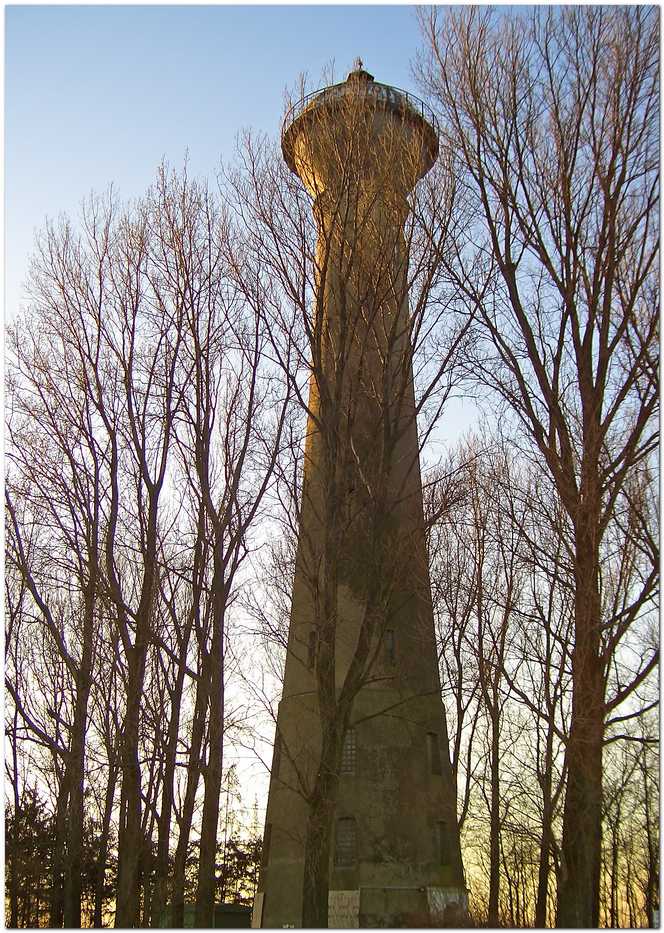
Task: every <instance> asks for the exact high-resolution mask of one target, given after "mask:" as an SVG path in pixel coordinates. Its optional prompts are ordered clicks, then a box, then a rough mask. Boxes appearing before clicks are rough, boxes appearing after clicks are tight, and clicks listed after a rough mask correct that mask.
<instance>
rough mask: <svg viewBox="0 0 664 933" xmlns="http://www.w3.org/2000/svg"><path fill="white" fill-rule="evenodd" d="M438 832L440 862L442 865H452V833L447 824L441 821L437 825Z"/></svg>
mask: <svg viewBox="0 0 664 933" xmlns="http://www.w3.org/2000/svg"><path fill="white" fill-rule="evenodd" d="M437 830H438V839H437V843H438V861H439V862H440V864H441V865H449V864H450V831H449V827H448V825H447V823H446V822H445V821H444V820H440V821H439V822H438V824H437Z"/></svg>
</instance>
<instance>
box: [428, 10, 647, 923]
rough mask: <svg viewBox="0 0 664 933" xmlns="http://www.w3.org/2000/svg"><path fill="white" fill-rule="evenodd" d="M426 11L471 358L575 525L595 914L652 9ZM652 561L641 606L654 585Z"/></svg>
mask: <svg viewBox="0 0 664 933" xmlns="http://www.w3.org/2000/svg"><path fill="white" fill-rule="evenodd" d="M424 28H425V33H426V38H427V43H428V47H429V50H428V52H427V55H426V57H425V58H424V59H423V62H422V69H421V76H422V78H423V81H424V83H425V84H426V86H427V87H428V88H429V90H430V91H431V93H432V95H433V96H434V97H435V99H436V100H437V102H438V103H439V104H440V107H441V110H442V112H443V115H444V121H445V129H446V132H447V144H448V145H449V146H450V149H451V151H454V152H455V153H458V157H459V171H460V173H461V174H462V175H463V177H464V178H465V181H466V184H467V186H468V189H469V192H470V193H471V194H472V196H474V198H475V203H476V206H477V223H476V225H475V228H474V229H473V231H472V239H473V241H474V243H475V244H476V245H475V247H474V248H471V247H470V245H468V246H467V247H466V248H465V252H462V253H459V254H458V255H459V257H460V259H461V260H462V261H461V263H460V264H459V265H457V266H456V268H459V267H460V268H462V269H465V270H466V274H464V275H461V276H460V277H459V284H460V286H462V287H463V288H464V289H465V292H466V295H467V300H468V302H469V304H470V306H471V307H473V308H474V309H475V310H476V312H477V314H478V315H479V317H480V318H481V322H482V324H483V325H484V328H485V334H486V337H487V342H486V350H487V355H486V356H483V357H482V356H478V358H477V359H475V360H474V361H473V368H474V371H475V374H476V375H477V376H479V377H481V379H482V380H483V381H484V382H485V384H486V385H488V386H490V387H491V389H493V390H494V391H495V392H496V394H497V396H498V397H499V398H501V399H502V400H503V402H504V403H505V405H506V406H507V407H508V408H509V410H511V411H512V412H513V413H514V415H515V417H516V420H517V422H518V423H519V424H520V426H521V428H522V429H523V431H524V433H525V434H526V435H527V436H528V437H529V438H530V440H531V442H532V443H533V444H534V445H535V446H536V447H537V449H538V450H539V451H540V454H541V456H542V459H543V461H544V463H545V464H546V466H547V469H548V470H549V472H550V475H551V477H552V479H553V481H554V483H555V485H556V488H557V490H558V494H559V495H560V498H561V501H562V503H563V505H564V508H565V511H566V513H567V516H568V518H569V522H570V524H571V528H572V536H573V537H572V540H573V568H574V638H575V645H574V652H573V656H572V667H573V684H574V691H573V700H572V703H573V708H572V714H571V723H570V734H569V737H568V740H567V747H566V760H567V792H566V797H565V812H564V828H563V848H562V864H561V874H560V883H559V889H558V923H560V924H561V925H563V926H596V925H597V923H598V918H599V879H600V844H601V801H602V793H601V785H602V737H603V734H604V723H605V717H606V713H607V709H606V704H605V682H606V673H607V670H608V668H609V665H610V663H611V657H612V652H614V651H615V650H616V645H615V644H612V634H615V635H617V636H618V638H619V639H620V637H622V635H623V634H624V632H623V626H622V625H620V624H616V620H615V619H612V620H610V622H609V623H605V621H604V619H603V618H602V605H601V591H600V566H601V562H602V557H601V552H602V542H603V539H604V537H605V534H606V529H607V527H608V525H609V523H610V521H611V519H612V517H613V516H614V515H615V512H616V510H617V509H620V508H621V503H622V502H623V501H624V498H625V496H626V495H627V494H628V490H629V487H630V483H631V482H632V481H633V478H635V477H637V476H638V475H639V473H641V472H642V471H643V470H645V469H646V468H647V466H648V464H649V462H650V460H651V459H652V457H653V454H654V451H655V450H656V444H657V423H656V412H657V405H658V389H657V350H658V342H657V324H658V307H657V306H658V301H657V255H658V215H657V210H658V208H657V204H658V174H657V168H658V150H659V141H658V134H657V113H658V109H657V108H658V88H659V84H658V72H657V69H658V53H659V38H658V14H657V11H655V10H654V9H647V10H644V9H627V8H614V9H611V10H608V9H605V8H584V9H580V8H573V9H572V8H570V9H568V10H564V11H559V10H556V11H553V10H551V11H547V12H536V13H535V14H534V15H532V16H531V17H530V19H529V18H528V17H523V16H518V17H513V18H512V19H511V20H507V19H506V18H503V19H502V20H500V21H499V22H497V23H494V22H493V20H492V14H490V13H483V12H481V11H478V10H473V11H467V12H464V13H460V14H452V15H450V16H449V17H446V18H445V20H444V22H439V21H438V19H437V14H436V12H435V11H434V12H433V13H432V14H431V15H430V16H429V17H428V18H425V22H424ZM473 249H474V260H471V259H470V255H471V254H472V252H473ZM653 570H654V576H650V577H649V582H648V584H647V585H646V586H645V587H644V589H642V590H641V591H640V592H637V593H636V594H634V595H633V599H632V600H631V611H630V613H628V615H629V616H630V617H631V618H634V616H636V615H638V614H639V612H640V611H641V609H642V608H643V606H644V605H647V603H648V601H649V600H650V599H651V598H652V593H653V587H654V585H655V583H656V568H653ZM605 624H608V625H609V628H610V630H609V631H607V629H606V628H605ZM656 661H657V653H656V652H653V653H651V654H650V655H649V656H648V657H646V658H645V659H644V665H643V667H642V668H641V669H640V670H639V671H636V672H634V676H633V678H632V679H631V680H630V681H629V682H628V683H625V684H624V690H623V697H624V695H625V693H626V692H629V690H630V689H633V688H634V687H635V686H636V685H637V684H638V683H639V682H640V680H641V678H642V677H643V676H646V674H647V672H648V671H649V670H650V669H652V667H653V665H654V664H656Z"/></svg>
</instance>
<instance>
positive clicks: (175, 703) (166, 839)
mask: <svg viewBox="0 0 664 933" xmlns="http://www.w3.org/2000/svg"><path fill="white" fill-rule="evenodd" d="M185 651H186V648H185ZM185 660H186V659H185V657H183V658H182V662H181V664H180V667H179V668H178V673H177V679H176V682H175V687H174V689H173V694H172V697H171V716H170V720H169V723H168V742H167V745H166V766H165V768H164V783H163V787H162V792H161V811H160V813H159V825H158V831H157V858H156V863H155V871H154V885H153V895H152V906H151V914H150V923H151V925H152V926H153V927H154V926H158V925H159V921H160V918H161V916H162V914H163V912H164V909H165V907H166V903H167V900H168V850H169V843H170V839H171V814H172V811H173V781H174V778H175V762H176V757H177V745H178V734H179V731H180V707H181V704H182V689H183V686H184V675H185Z"/></svg>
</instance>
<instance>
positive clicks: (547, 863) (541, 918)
mask: <svg viewBox="0 0 664 933" xmlns="http://www.w3.org/2000/svg"><path fill="white" fill-rule="evenodd" d="M552 762H553V726H552V724H551V725H550V726H549V731H548V732H547V736H546V752H545V761H544V774H543V781H542V838H541V842H540V859H539V868H538V873H537V901H536V903H535V927H536V928H538V929H543V928H544V927H545V926H546V913H547V901H548V897H549V876H550V874H551V860H550V853H551V846H552V843H553V826H552V821H553V794H552V791H553V779H552Z"/></svg>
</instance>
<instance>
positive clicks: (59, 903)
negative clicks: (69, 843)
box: [28, 766, 69, 928]
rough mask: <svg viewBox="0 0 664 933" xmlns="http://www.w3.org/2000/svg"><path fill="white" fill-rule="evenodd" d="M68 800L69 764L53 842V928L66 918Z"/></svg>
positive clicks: (58, 802)
mask: <svg viewBox="0 0 664 933" xmlns="http://www.w3.org/2000/svg"><path fill="white" fill-rule="evenodd" d="M68 801H69V766H67V767H66V768H65V773H64V776H63V778H62V783H61V784H60V787H59V790H58V799H57V803H56V807H55V841H54V844H53V861H52V872H51V896H50V904H49V918H48V925H49V927H51V928H58V927H61V926H62V923H63V919H64V864H65V858H66V852H65V839H66V836H67V804H68ZM28 926H29V924H28Z"/></svg>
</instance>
